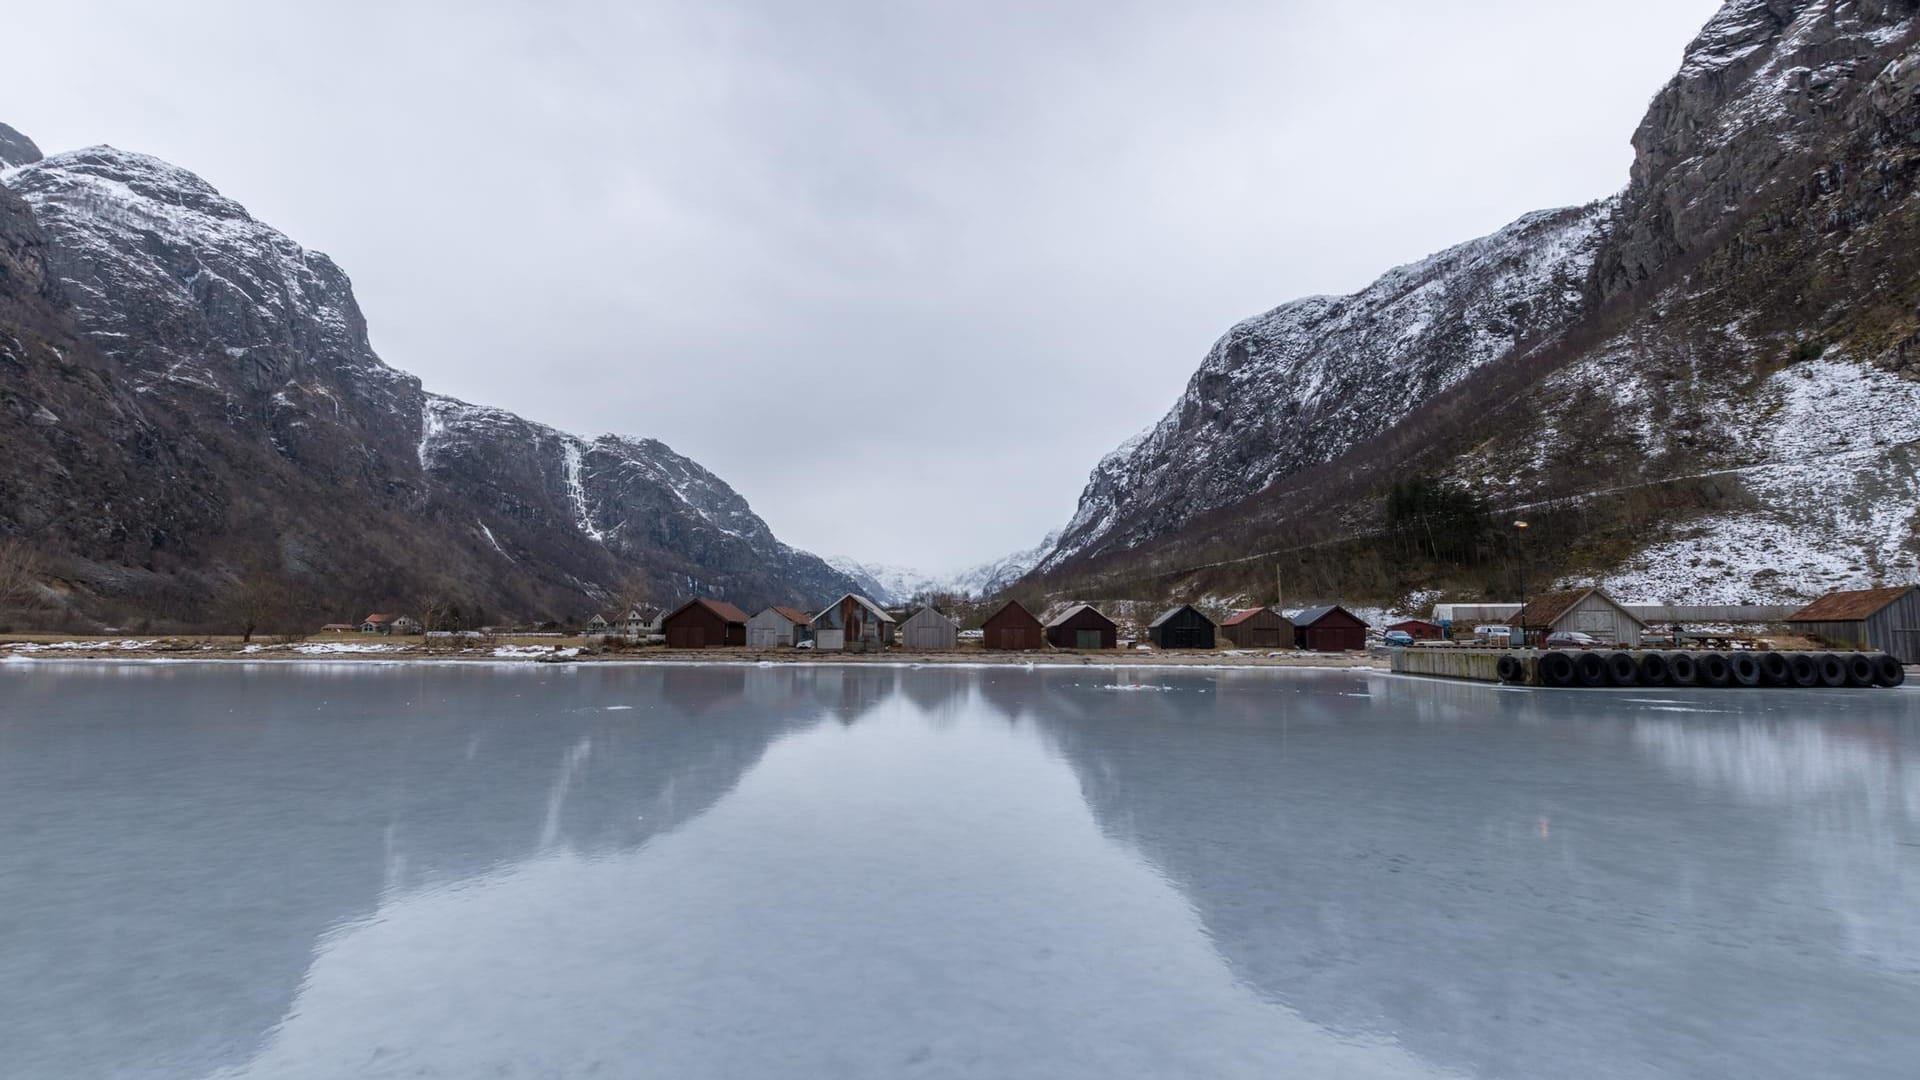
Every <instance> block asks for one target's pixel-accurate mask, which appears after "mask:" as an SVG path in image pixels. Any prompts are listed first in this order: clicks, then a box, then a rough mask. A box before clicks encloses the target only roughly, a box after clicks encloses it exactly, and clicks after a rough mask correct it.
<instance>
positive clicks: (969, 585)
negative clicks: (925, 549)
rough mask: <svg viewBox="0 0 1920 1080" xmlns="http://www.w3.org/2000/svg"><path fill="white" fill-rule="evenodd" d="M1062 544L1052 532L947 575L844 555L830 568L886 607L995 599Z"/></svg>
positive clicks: (833, 560) (830, 562) (834, 558)
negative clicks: (937, 599) (923, 600)
mask: <svg viewBox="0 0 1920 1080" xmlns="http://www.w3.org/2000/svg"><path fill="white" fill-rule="evenodd" d="M1059 541H1060V534H1059V533H1058V532H1051V533H1048V534H1047V535H1046V538H1045V539H1043V540H1041V541H1040V543H1038V544H1036V545H1034V546H1033V547H1030V548H1028V549H1026V550H1025V551H1016V552H1014V553H1013V554H1011V555H1004V556H1002V557H1000V558H998V559H992V560H989V561H987V562H984V563H980V564H979V565H977V566H970V567H967V568H966V569H964V570H958V571H953V572H951V573H944V574H936V573H928V572H926V571H924V570H915V569H912V568H910V567H904V566H888V565H884V564H876V563H863V562H860V561H859V560H857V559H850V558H846V557H845V556H831V557H829V558H828V559H827V565H829V566H831V567H833V568H834V569H835V570H838V571H840V572H841V573H843V574H846V575H847V576H848V577H851V578H853V579H854V580H855V581H856V582H859V584H860V587H861V589H862V590H863V591H864V592H865V593H866V595H867V596H869V597H871V598H873V599H874V600H877V601H879V602H881V603H883V604H904V603H907V602H908V601H910V600H913V599H916V598H918V597H925V596H942V595H948V596H962V597H971V598H975V599H979V598H983V597H990V596H993V595H994V594H996V593H998V592H999V591H1000V590H1002V589H1004V588H1006V587H1007V586H1009V585H1011V584H1013V583H1014V582H1016V581H1018V580H1020V579H1021V578H1023V577H1025V576H1026V575H1027V573H1028V572H1029V571H1031V570H1032V569H1033V568H1034V567H1035V566H1037V565H1039V563H1040V560H1041V559H1043V558H1045V557H1046V556H1047V554H1048V553H1049V552H1051V551H1052V550H1053V548H1054V545H1055V544H1057V543H1059Z"/></svg>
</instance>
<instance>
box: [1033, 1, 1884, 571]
mask: <svg viewBox="0 0 1920 1080" xmlns="http://www.w3.org/2000/svg"><path fill="white" fill-rule="evenodd" d="M1916 7H1917V5H1916V3H1915V2H1913V0H1863V2H1849V0H1732V2H1730V3H1728V4H1727V5H1726V6H1725V7H1724V8H1723V9H1722V10H1721V11H1720V13H1719V14H1717V15H1716V16H1715V17H1714V18H1713V19H1712V20H1711V21H1710V22H1709V23H1708V24H1707V26H1706V27H1705V28H1704V29H1703V30H1702V32H1701V34H1700V36H1699V37H1698V38H1697V39H1696V40H1695V41H1694V42H1693V43H1692V44H1691V45H1690V46H1689V47H1688V49H1687V51H1686V54H1685V58H1684V61H1683V64H1682V67H1681V69H1680V71H1679V73H1678V74H1677V75H1676V76H1675V77H1674V79H1673V80H1672V81H1671V82H1670V83H1668V85H1667V86H1666V87H1664V88H1663V89H1662V90H1661V91H1660V93H1659V94H1658V95H1657V96H1656V98H1655V99H1654V101H1653V103H1652V105H1651V107H1650V108H1649V111H1648V114H1647V117H1646V120H1645V122H1644V123H1643V124H1642V125H1641V127H1640V129H1639V131H1638V132H1637V133H1636V134H1635V136H1634V146H1635V149H1636V160H1635V164H1634V166H1633V170H1632V174H1631V177H1630V179H1629V184H1628V186H1627V188H1626V189H1625V191H1623V192H1622V193H1621V194H1620V195H1618V196H1616V197H1615V198H1613V199H1610V200H1607V201H1605V202H1602V203H1600V204H1596V205H1595V206H1593V207H1589V208H1586V209H1584V210H1580V211H1559V212H1554V213H1551V214H1546V215H1531V216H1529V217H1527V218H1523V219H1521V221H1520V222H1519V223H1517V224H1516V225H1515V226H1513V227H1511V228H1509V229H1507V230H1503V232H1501V233H1499V234H1496V235H1495V236H1493V237H1489V238H1487V239H1485V240H1481V241H1475V242H1473V243H1471V244H1467V245H1464V246H1463V247H1461V248H1458V249H1455V250H1454V251H1451V252H1447V253H1443V254H1442V255H1440V256H1436V257H1435V258H1434V259H1432V260H1428V261H1427V262H1425V263H1421V264H1417V265H1416V266H1414V267H1408V268H1404V269H1402V270H1399V271H1395V272H1393V273H1391V274H1389V275H1387V276H1386V277H1385V278H1383V279H1382V280H1381V281H1380V282H1379V283H1376V284H1375V285H1374V286H1372V287H1370V288H1369V289H1368V290H1366V291H1365V292H1362V293H1360V294H1357V295H1356V296H1354V297H1350V298H1344V299H1341V300H1325V299H1312V300H1306V301H1300V302H1298V303H1295V304H1290V305H1287V306H1285V307H1282V308H1280V309H1277V310H1276V311H1274V312H1272V313H1269V314H1268V315H1266V316H1262V317H1260V318H1257V319H1254V320H1250V321H1249V322H1247V323H1244V324H1242V325H1241V326H1239V327H1236V328H1234V329H1233V330H1232V331H1230V332H1229V333H1228V335H1227V336H1226V337H1225V338H1223V339H1222V340H1221V342H1220V343H1219V344H1218V345H1216V346H1215V348H1214V350H1213V352H1212V353H1210V354H1209V356H1208V357H1207V359H1206V361H1205V362H1204V363H1203V364H1202V365H1201V368H1200V371H1199V372H1198V373H1197V374H1196V375H1195V377H1194V379H1193V380H1192V382H1191V383H1190V384H1189V386H1188V389H1187V392H1186V394H1185V395H1184V396H1183V397H1182V399H1181V401H1180V402H1179V403H1178V404H1176V406H1175V407H1174V409H1173V410H1172V411H1171V412H1170V413H1169V414H1168V415H1167V416H1166V417H1165V418H1164V419H1163V420H1161V421H1160V423H1159V424H1158V425H1156V426H1155V427H1154V428H1152V429H1150V430H1149V432H1148V433H1146V434H1145V435H1143V436H1141V437H1139V438H1137V439H1135V440H1133V441H1131V442H1130V443H1128V444H1127V445H1125V446H1123V447H1121V448H1120V450H1118V451H1116V452H1115V453H1114V454H1113V455H1110V456H1109V457H1108V458H1107V459H1105V460H1104V461H1103V462H1101V464H1100V465H1099V466H1098V467H1097V468H1096V469H1095V470H1094V473H1093V476H1092V478H1091V479H1090V481H1089V484H1088V487H1087V490H1086V492H1085V494H1084V495H1083V496H1082V499H1081V504H1080V508H1079V512H1078V513H1077V514H1076V516H1075V518H1074V520H1073V522H1072V523H1071V524H1070V526H1069V527H1068V530H1067V533H1066V537H1065V539H1064V540H1063V541H1062V544H1061V546H1060V548H1059V549H1058V550H1057V551H1056V552H1055V553H1054V554H1053V555H1052V556H1051V557H1050V558H1049V559H1048V560H1047V562H1046V563H1044V564H1043V572H1044V573H1045V575H1046V576H1047V578H1048V579H1049V580H1051V581H1052V582H1053V583H1054V584H1056V585H1059V586H1060V587H1063V588H1070V587H1072V585H1073V584H1074V583H1075V582H1076V578H1077V577H1084V576H1085V575H1086V574H1087V573H1089V572H1091V571H1092V570H1094V569H1098V570H1099V571H1101V572H1103V573H1106V574H1109V575H1111V574H1112V573H1115V572H1119V573H1120V574H1122V575H1123V576H1124V575H1125V574H1127V573H1136V574H1137V573H1139V572H1141V571H1143V570H1148V569H1150V570H1152V571H1153V573H1155V574H1158V575H1163V576H1164V575H1165V574H1166V573H1167V572H1168V571H1170V570H1173V571H1177V570H1178V569H1179V567H1180V566H1181V565H1183V560H1185V562H1184V565H1186V566H1195V565H1196V564H1197V563H1198V562H1199V561H1200V560H1199V559H1197V558H1196V557H1195V553H1196V552H1198V551H1200V550H1202V549H1204V550H1205V552H1206V553H1207V556H1208V558H1209V559H1210V560H1227V559H1230V558H1233V557H1236V556H1241V555H1248V554H1252V553H1255V552H1264V551H1271V550H1275V549H1284V548H1285V546H1286V544H1287V541H1288V539H1289V538H1290V537H1293V536H1296V535H1297V534H1298V531H1299V527H1300V525H1301V523H1302V521H1303V520H1304V518H1305V517H1306V516H1307V515H1311V516H1312V517H1313V518H1314V520H1315V522H1316V523H1317V524H1324V522H1326V521H1328V520H1333V521H1338V522H1340V523H1341V524H1342V526H1343V527H1344V528H1345V529H1346V531H1347V532H1348V534H1349V535H1356V536H1363V535H1366V534H1368V532H1369V531H1370V530H1373V529H1377V528H1379V515H1380V507H1379V504H1380V501H1381V500H1380V496H1381V492H1382V490H1383V488H1384V487H1385V486H1386V485H1387V484H1388V483H1390V482H1391V481H1392V480H1393V479H1394V478H1396V477H1403V476H1406V475H1409V474H1414V473H1427V474H1436V473H1437V474H1441V475H1446V476H1451V477H1454V478H1456V479H1459V480H1463V481H1465V482H1467V483H1468V484H1470V485H1472V486H1473V487H1474V488H1475V489H1477V490H1478V491H1479V492H1480V493H1481V494H1482V495H1483V496H1484V497H1485V498H1486V499H1487V500H1488V502H1489V504H1490V505H1491V506H1493V507H1494V508H1496V509H1512V508H1533V509H1534V510H1536V511H1544V509H1551V508H1560V509H1561V510H1565V509H1566V508H1568V507H1580V508H1581V509H1580V511H1579V512H1580V513H1581V514H1583V515H1586V514H1589V513H1590V511H1591V508H1597V507H1601V506H1603V505H1605V504H1607V503H1609V502H1610V501H1611V502H1614V503H1618V502H1619V501H1621V500H1622V499H1630V500H1633V501H1635V503H1636V505H1635V506H1634V508H1633V510H1632V514H1631V517H1632V521H1631V530H1630V532H1631V535H1630V536H1628V537H1626V538H1624V539H1619V540H1618V542H1609V543H1592V542H1587V541H1590V540H1591V539H1592V538H1591V537H1580V536H1577V535H1576V536H1570V537H1569V538H1568V539H1569V542H1568V543H1567V544H1566V546H1565V548H1564V550H1555V551H1554V552H1553V553H1552V555H1551V559H1550V569H1551V570H1552V572H1553V573H1555V574H1556V575H1557V576H1565V577H1568V578H1570V579H1581V578H1585V579H1599V580H1605V581H1607V582H1608V583H1609V584H1611V585H1614V586H1615V587H1616V588H1618V589H1620V590H1621V591H1622V592H1626V593H1630V594H1632V595H1633V597H1634V598H1637V599H1645V600H1656V601H1657V600H1689V599H1690V600H1749V599H1751V600H1787V599H1793V598H1797V597H1800V596H1804V595H1807V594H1809V593H1813V592H1817V591H1821V590H1823V589H1826V588H1829V587H1836V586H1843V585H1849V584H1858V583H1864V582H1869V581H1874V580H1886V579H1901V578H1903V577H1907V578H1910V577H1912V576H1913V575H1914V574H1915V573H1916V570H1915V567H1916V555H1920V538H1916V535H1915V528H1916V518H1915V516H1914V511H1915V501H1916V500H1915V496H1916V494H1920V478H1916V475H1915V473H1914V472H1913V460H1912V459H1913V457H1914V453H1915V445H1914V440H1915V439H1916V438H1920V430H1916V429H1915V425H1913V424H1909V423H1907V422H1906V418H1908V417H1910V416H1912V415H1915V406H1920V393H1916V391H1920V384H1915V383H1913V382H1910V381H1907V380H1905V379H1903V378H1901V376H1903V375H1904V376H1909V377H1911V376H1914V375H1916V374H1920V369H1917V368H1916V358H1917V357H1920V337H1916V333H1917V332H1920V311H1917V309H1916V305H1917V303H1920V243H1917V242H1920V202H1916V199H1915V195H1916V192H1920V185H1917V184H1916V165H1917V163H1920V141H1917V140H1920V104H1916V102H1920V93H1917V91H1920V48H1916V29H1917V26H1920V18H1917V17H1916ZM1423 294H1424V295H1425V296H1428V297H1434V298H1445V299H1444V300H1441V301H1439V302H1428V301H1426V300H1423V299H1422V296H1423ZM1703 476H1704V477H1711V478H1712V489H1713V490H1712V491H1710V492H1703V491H1698V490H1692V489H1694V488H1698V487H1699V486H1700V484H1702V483H1704V482H1705V481H1704V480H1703V479H1702V478H1703ZM1682 489H1687V490H1690V491H1691V494H1689V496H1688V497H1686V498H1677V497H1673V496H1672V494H1671V493H1672V492H1673V491H1676V490H1682ZM1648 491H1652V492H1656V493H1665V494H1662V495H1661V496H1660V497H1658V498H1653V497H1650V496H1644V493H1645V492H1648ZM1640 503H1649V504H1655V505H1653V507H1652V508H1651V509H1649V508H1648V507H1647V506H1643V505H1639V504H1640ZM1591 512H1594V513H1598V512H1597V511H1591ZM1598 517H1599V518H1601V519H1603V520H1607V521H1611V520H1613V519H1615V518H1618V517H1619V515H1618V514H1614V515H1613V516H1612V517H1609V516H1608V514H1606V513H1598ZM1589 524H1590V525H1591V523H1589ZM1591 527H1592V528H1595V529H1597V528H1600V526H1597V525H1594V526H1591ZM1782 553H1784V555H1785V557H1784V558H1782V557H1778V556H1779V555H1781V554H1782ZM1199 577H1200V579H1201V582H1200V583H1202V584H1205V583H1206V581H1205V579H1206V578H1207V575H1206V574H1204V573H1202V574H1200V575H1199ZM1333 587H1337V582H1335V583H1332V584H1330V585H1329V588H1333ZM1329 598H1331V597H1329ZM1382 599H1384V598H1382Z"/></svg>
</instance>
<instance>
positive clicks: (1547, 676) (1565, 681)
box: [1540, 652, 1574, 686]
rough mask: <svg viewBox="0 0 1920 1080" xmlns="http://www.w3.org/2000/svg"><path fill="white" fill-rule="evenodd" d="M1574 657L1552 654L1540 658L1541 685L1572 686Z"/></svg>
mask: <svg viewBox="0 0 1920 1080" xmlns="http://www.w3.org/2000/svg"><path fill="white" fill-rule="evenodd" d="M1573 677H1574V670H1573V657H1571V656H1568V655H1567V654H1566V653H1563V652H1550V653H1547V654H1546V655H1545V656H1542V657H1541V658H1540V683H1541V685H1543V686H1572V685H1573Z"/></svg>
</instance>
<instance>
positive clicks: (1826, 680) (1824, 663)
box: [1813, 652, 1847, 689]
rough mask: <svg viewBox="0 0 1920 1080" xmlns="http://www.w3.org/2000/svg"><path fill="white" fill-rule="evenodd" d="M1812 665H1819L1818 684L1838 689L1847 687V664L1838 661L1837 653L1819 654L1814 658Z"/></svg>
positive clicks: (1838, 655)
mask: <svg viewBox="0 0 1920 1080" xmlns="http://www.w3.org/2000/svg"><path fill="white" fill-rule="evenodd" d="M1813 662H1814V663H1816V664H1818V665H1820V684H1821V685H1822V686H1830V687H1833V688H1835V689H1838V688H1840V687H1842V686H1845V685H1847V662H1846V661H1845V660H1842V659H1840V654H1839V653H1830V652H1829V653H1821V654H1820V655H1819V656H1816V657H1814V661H1813Z"/></svg>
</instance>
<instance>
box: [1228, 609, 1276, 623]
mask: <svg viewBox="0 0 1920 1080" xmlns="http://www.w3.org/2000/svg"><path fill="white" fill-rule="evenodd" d="M1266 610H1267V609H1266V608H1263V607H1250V608H1247V609H1246V610H1245V611H1236V612H1234V613H1233V614H1231V615H1229V616H1227V617H1226V618H1225V619H1222V620H1221V621H1220V625H1221V626H1239V625H1240V624H1241V623H1243V622H1246V621H1247V620H1248V619H1251V618H1253V617H1254V616H1255V615H1258V614H1260V613H1261V612H1263V611H1266Z"/></svg>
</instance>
